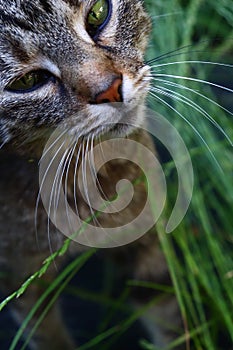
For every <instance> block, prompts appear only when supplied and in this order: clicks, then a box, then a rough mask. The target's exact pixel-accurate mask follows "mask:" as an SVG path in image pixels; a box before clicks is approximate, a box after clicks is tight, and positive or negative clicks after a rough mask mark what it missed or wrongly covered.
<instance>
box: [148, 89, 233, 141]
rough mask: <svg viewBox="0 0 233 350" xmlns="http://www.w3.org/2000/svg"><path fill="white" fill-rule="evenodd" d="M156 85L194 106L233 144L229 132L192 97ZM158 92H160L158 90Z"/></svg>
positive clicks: (182, 101)
mask: <svg viewBox="0 0 233 350" xmlns="http://www.w3.org/2000/svg"><path fill="white" fill-rule="evenodd" d="M156 87H157V88H158V89H160V90H162V91H165V92H167V93H168V95H167V96H169V97H171V98H173V99H175V100H177V101H179V102H181V103H184V104H186V105H188V106H190V107H192V108H193V109H195V110H196V111H197V112H199V113H200V114H201V115H203V116H204V117H206V118H207V119H208V120H209V121H210V122H211V123H212V124H213V125H214V126H215V127H216V128H217V129H218V130H219V131H220V132H221V133H222V134H223V135H224V136H225V137H226V139H227V140H228V142H229V143H230V145H231V146H233V142H232V141H231V139H230V137H229V135H227V133H226V132H225V131H224V130H223V128H222V127H221V126H220V125H219V124H218V123H217V122H216V121H215V120H214V119H213V118H212V117H211V115H210V114H209V113H208V112H207V111H206V110H205V109H204V108H202V107H201V106H199V105H198V104H197V103H195V102H193V101H192V100H191V99H189V98H188V97H186V96H183V95H182V94H180V93H178V92H175V91H172V90H170V89H167V88H164V87H163V86H156ZM152 91H153V88H152ZM156 92H158V91H157V90H156Z"/></svg>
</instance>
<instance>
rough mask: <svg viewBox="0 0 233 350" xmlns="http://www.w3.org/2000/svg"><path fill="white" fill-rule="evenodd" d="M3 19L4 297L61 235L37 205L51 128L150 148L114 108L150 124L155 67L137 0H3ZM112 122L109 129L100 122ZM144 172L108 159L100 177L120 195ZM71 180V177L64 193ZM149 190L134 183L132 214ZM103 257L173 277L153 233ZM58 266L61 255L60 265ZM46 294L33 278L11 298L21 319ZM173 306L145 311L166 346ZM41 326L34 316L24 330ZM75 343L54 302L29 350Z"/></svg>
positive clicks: (0, 263)
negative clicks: (123, 183)
mask: <svg viewBox="0 0 233 350" xmlns="http://www.w3.org/2000/svg"><path fill="white" fill-rule="evenodd" d="M0 23H1V27H0V28H1V32H0V164H1V174H0V230H1V244H0V271H1V278H2V280H1V287H2V290H3V292H4V294H5V295H8V294H9V293H11V292H13V291H15V290H17V289H18V288H19V286H20V285H21V284H22V282H23V281H25V280H26V278H27V277H29V276H30V275H31V274H33V273H34V272H35V271H37V270H38V269H39V268H40V267H41V265H42V262H43V261H44V259H45V258H46V257H48V256H49V255H50V252H51V247H52V249H53V250H56V249H58V248H59V247H61V245H62V243H63V241H64V239H65V237H64V235H62V234H61V233H59V232H57V230H56V229H55V227H50V231H49V237H48V235H47V231H48V219H47V214H46V212H45V210H44V209H43V206H42V205H40V204H39V205H36V201H37V195H38V190H39V184H38V177H39V174H38V162H39V159H40V157H41V155H42V152H43V149H44V146H45V144H46V141H47V139H48V137H49V136H50V135H51V133H52V132H53V131H54V130H55V129H56V128H57V127H59V126H60V127H61V129H62V130H63V131H64V132H65V133H67V134H69V135H72V137H74V138H75V139H76V141H77V148H78V145H79V146H80V144H82V143H84V144H85V143H86V142H87V141H86V140H87V139H89V140H90V139H91V140H94V141H93V142H98V138H99V136H100V135H102V134H108V133H109V132H110V131H111V134H112V135H114V134H116V135H121V136H122V135H125V136H127V137H130V138H131V139H133V140H136V141H137V142H140V143H141V144H144V145H146V146H147V147H148V148H149V149H151V150H152V149H153V143H152V141H151V139H150V137H149V136H148V135H147V133H146V132H142V131H140V129H138V130H133V129H132V127H130V126H128V127H127V126H125V125H124V126H123V125H122V124H123V123H121V121H123V118H124V116H125V114H124V113H123V112H122V111H121V109H119V108H116V107H115V106H114V104H117V103H121V104H122V105H123V106H124V111H127V121H128V122H129V124H130V123H131V122H134V123H135V122H136V123H138V124H139V125H140V124H143V123H144V112H143V111H144V104H145V98H146V95H147V91H148V90H149V84H150V78H149V77H150V70H149V67H148V66H146V65H145V64H144V61H143V55H144V52H145V48H146V45H147V39H148V35H149V32H150V19H149V17H148V15H147V14H146V12H145V10H144V8H143V4H142V1H141V0H35V1H29V0H0ZM106 121H107V122H109V126H105V127H104V128H103V123H106ZM124 122H125V120H124ZM129 135H130V136H129ZM96 140H97V141H96ZM81 155H82V152H80V153H79V156H80V158H81ZM134 158H137V150H135V152H134V154H132V160H133V159H134ZM71 167H72V164H71V165H70V168H71ZM140 176H141V172H140V169H138V168H137V167H136V166H134V165H133V164H132V162H130V161H122V160H121V161H119V160H116V161H112V162H111V163H110V164H108V165H106V167H103V168H101V170H100V173H99V174H98V178H99V182H100V185H101V187H102V188H103V190H104V193H105V194H106V196H109V197H111V196H112V195H113V194H114V193H115V184H116V182H117V181H118V180H119V178H128V179H130V180H131V181H132V182H133V181H135V180H136V179H138V178H139V177H140ZM73 185H74V184H73V180H72V179H69V180H68V193H69V189H70V192H71V193H72V189H71V188H73ZM145 192H146V189H145V185H144V184H143V183H140V184H136V185H135V194H134V198H133V201H132V203H131V206H130V208H129V210H128V211H127V212H126V213H125V215H126V216H127V217H128V216H132V217H133V215H134V213H135V212H137V210H138V208H139V207H140V205H141V204H140V203H142V202H143V201H144V195H145ZM75 199H76V202H77V203H76V204H77V206H78V209H79V211H80V212H81V215H82V216H83V217H88V215H90V213H91V210H90V209H89V208H88V205H87V203H85V201H84V200H83V198H81V195H80V193H78V191H77V193H76V194H75ZM36 207H37V213H36V221H37V225H36V231H37V232H36V231H35V209H36ZM107 220H109V218H108V219H106V218H105V216H100V217H99V218H98V221H99V223H100V224H101V225H102V226H106V227H108V222H106V221H107ZM116 220H120V219H119V218H117V219H116ZM122 220H123V221H124V214H123V215H122ZM113 221H114V218H113ZM71 250H72V251H73V252H74V251H76V252H79V251H82V250H83V247H82V246H81V245H79V244H78V243H73V244H72V247H71ZM103 253H105V254H107V255H111V256H112V257H113V258H114V259H116V260H118V261H119V260H120V262H121V267H122V270H123V274H124V275H125V276H126V277H131V278H136V279H140V280H150V281H154V282H156V283H166V282H168V281H169V275H168V271H167V268H166V263H165V260H164V257H163V254H162V252H161V250H160V247H159V244H158V240H157V238H156V234H154V231H153V230H152V232H151V233H149V234H147V235H145V236H143V238H141V239H140V240H138V241H136V242H134V243H132V244H130V245H128V246H126V247H122V248H115V249H109V250H106V251H105V252H103ZM60 262H62V259H60V260H58V261H57V262H56V264H59V263H60ZM55 275H56V269H55V268H54V266H52V267H51V268H50V270H49V271H48V272H47V274H46V276H45V279H46V280H47V281H52V280H53V279H54V277H55ZM43 292H44V287H43V285H42V286H41V284H39V283H38V284H33V285H31V286H30V287H29V288H28V290H27V291H26V292H25V293H24V294H23V295H22V296H21V297H20V298H19V299H18V300H16V301H15V302H14V303H12V310H13V314H14V316H15V319H16V320H17V322H18V324H19V325H20V324H21V323H22V321H23V320H24V319H25V317H26V315H27V314H28V312H29V311H30V309H31V308H32V307H33V305H34V304H35V302H36V300H37V299H38V297H39V296H40V295H41V293H43ZM149 297H154V294H152V295H151V296H149ZM132 298H134V301H135V304H142V303H143V301H144V298H143V297H142V296H140V293H137V290H135V293H134V295H133V296H132ZM147 301H148V298H147ZM47 302H48V301H47ZM175 305H176V302H175V300H173V299H172V298H170V299H169V300H166V298H163V299H162V302H161V304H160V305H159V306H158V307H157V308H154V309H152V310H149V312H148V313H149V314H150V316H151V318H155V319H156V320H158V321H159V322H158V324H156V320H155V323H154V324H153V323H152V321H151V322H150V328H151V330H152V331H151V335H152V337H153V340H154V342H155V344H157V345H158V346H160V347H162V346H163V345H165V344H167V343H168V342H169V341H170V340H171V339H172V338H173V337H174V334H173V332H172V331H171V329H170V328H169V325H170V324H172V325H174V324H176V325H178V323H179V316H178V311H177V308H176V306H175ZM161 321H162V322H161ZM35 322H36V317H34V318H33V319H32V320H31V323H30V327H29V329H28V330H27V332H30V329H31V328H32V327H33V325H34V324H35ZM159 324H164V325H168V328H167V329H166V327H165V328H163V327H162V326H160V325H159ZM77 346H78V345H77ZM74 348H75V345H74V343H73V341H72V339H71V337H70V336H69V334H68V332H67V330H66V327H65V325H64V324H63V320H62V317H61V316H60V313H59V310H58V308H57V306H54V308H53V309H52V310H51V311H50V312H49V314H48V315H47V316H46V317H45V319H44V320H43V322H42V324H41V325H40V327H39V328H38V329H37V331H36V333H35V335H34V336H33V338H32V341H31V343H30V349H40V350H42V349H43V350H52V349H54V350H55V349H56V350H58V349H62V350H65V349H67V350H69V349H74Z"/></svg>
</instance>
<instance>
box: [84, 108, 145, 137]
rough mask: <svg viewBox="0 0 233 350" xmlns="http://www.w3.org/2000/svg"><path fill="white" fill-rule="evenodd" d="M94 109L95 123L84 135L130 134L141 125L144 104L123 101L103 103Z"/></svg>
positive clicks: (120, 135)
mask: <svg viewBox="0 0 233 350" xmlns="http://www.w3.org/2000/svg"><path fill="white" fill-rule="evenodd" d="M98 107H100V108H98V112H97V109H95V113H96V112H97V113H96V123H94V125H93V127H92V128H90V130H89V131H88V132H87V133H86V136H94V137H99V136H103V135H107V136H113V137H114V136H119V137H124V136H127V135H129V134H131V133H132V132H133V131H134V130H135V129H138V128H140V127H141V126H142V124H143V121H144V119H145V106H144V104H138V105H134V106H132V105H127V104H124V103H114V104H104V105H102V106H98Z"/></svg>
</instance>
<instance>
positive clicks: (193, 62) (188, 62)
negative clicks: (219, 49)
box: [151, 60, 233, 73]
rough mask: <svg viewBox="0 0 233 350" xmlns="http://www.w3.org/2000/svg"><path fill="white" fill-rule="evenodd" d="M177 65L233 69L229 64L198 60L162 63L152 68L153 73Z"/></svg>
mask: <svg viewBox="0 0 233 350" xmlns="http://www.w3.org/2000/svg"><path fill="white" fill-rule="evenodd" d="M177 64H201V65H203V64H206V65H213V66H222V67H227V68H233V65H232V64H227V63H221V62H212V61H198V60H195V61H193V60H191V61H189V60H187V61H176V62H168V63H161V64H156V65H154V66H151V68H152V69H153V73H154V72H155V73H156V71H154V68H159V67H167V66H174V65H177Z"/></svg>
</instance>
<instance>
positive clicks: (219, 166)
mask: <svg viewBox="0 0 233 350" xmlns="http://www.w3.org/2000/svg"><path fill="white" fill-rule="evenodd" d="M154 92H157V93H159V94H162V95H164V96H168V94H167V93H165V92H164V91H161V90H160V89H156V88H154ZM150 94H151V95H152V96H153V97H154V98H156V99H157V100H159V101H160V102H161V103H163V104H165V105H166V106H167V107H168V108H169V109H171V110H173V111H174V112H175V113H176V114H178V115H179V116H180V117H181V118H182V119H183V120H184V121H185V122H186V123H187V124H188V125H189V126H190V127H191V128H192V129H193V130H194V132H195V133H196V134H197V135H198V137H199V138H200V140H201V141H202V142H203V143H204V145H205V146H206V148H207V149H208V151H209V153H210V155H211V157H212V158H213V160H214V162H215V163H216V165H217V166H218V168H219V170H220V171H221V172H222V173H223V170H222V168H221V165H220V164H219V162H218V161H217V159H216V157H215V156H214V154H213V152H212V151H211V149H210V146H209V145H208V143H207V142H206V141H205V139H204V138H203V137H202V135H201V134H200V133H199V131H198V130H197V129H196V128H195V127H194V125H193V124H192V123H191V122H190V121H189V120H188V119H187V118H186V117H185V116H184V115H183V114H182V113H180V112H179V111H178V110H177V109H176V108H174V107H173V106H172V105H171V104H169V103H168V102H166V101H165V100H163V99H162V98H160V97H159V96H157V95H156V94H155V93H153V92H151V91H150ZM169 97H170V96H169Z"/></svg>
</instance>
